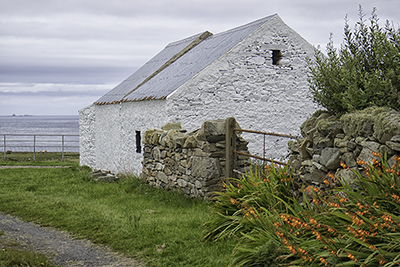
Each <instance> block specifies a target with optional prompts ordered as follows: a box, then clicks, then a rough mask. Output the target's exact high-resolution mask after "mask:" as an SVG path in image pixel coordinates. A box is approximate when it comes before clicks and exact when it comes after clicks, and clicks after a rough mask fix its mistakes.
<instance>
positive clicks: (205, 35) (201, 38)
mask: <svg viewBox="0 0 400 267" xmlns="http://www.w3.org/2000/svg"><path fill="white" fill-rule="evenodd" d="M211 35H212V33H211V32H209V31H205V32H203V33H202V34H201V35H199V36H198V37H197V38H196V39H194V40H193V41H192V42H191V43H190V44H188V45H187V46H186V47H185V48H183V49H182V50H181V51H179V52H178V53H176V54H175V55H173V56H172V57H171V58H170V59H169V60H168V61H167V62H165V63H164V64H163V65H162V66H161V67H160V68H158V69H157V70H156V71H155V72H153V73H152V74H150V75H149V76H148V77H147V78H146V79H144V80H143V81H142V82H141V83H140V84H138V85H137V86H136V87H135V88H133V89H132V90H130V91H129V92H128V93H127V94H125V95H124V96H123V97H122V101H124V98H126V97H127V96H128V95H130V94H131V93H132V92H134V91H135V90H136V89H138V88H139V87H140V86H142V85H143V84H145V83H146V82H148V81H149V80H150V79H152V78H153V77H154V76H156V75H157V74H159V73H160V72H161V71H163V70H164V69H165V68H167V67H168V66H169V65H171V64H172V63H174V62H175V61H177V60H178V59H179V58H180V57H181V56H183V55H184V54H186V53H187V52H188V51H189V50H191V49H192V48H193V47H195V46H196V45H198V44H199V43H201V42H202V41H204V40H205V39H207V38H208V37H209V36H211ZM186 39H188V38H186Z"/></svg>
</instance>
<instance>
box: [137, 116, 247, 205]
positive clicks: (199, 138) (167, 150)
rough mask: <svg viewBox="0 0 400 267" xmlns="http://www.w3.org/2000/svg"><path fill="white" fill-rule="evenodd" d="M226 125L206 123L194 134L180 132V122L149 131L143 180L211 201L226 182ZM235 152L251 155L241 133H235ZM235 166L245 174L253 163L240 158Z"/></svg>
mask: <svg viewBox="0 0 400 267" xmlns="http://www.w3.org/2000/svg"><path fill="white" fill-rule="evenodd" d="M225 126H226V120H223V119H218V120H211V121H206V122H204V123H203V125H202V127H201V128H200V129H198V130H195V131H192V132H186V130H183V129H181V125H180V123H173V124H167V125H165V126H163V127H162V129H149V130H147V131H146V132H145V134H144V140H143V143H144V157H143V162H142V164H143V170H142V174H141V179H142V180H144V181H146V182H147V183H149V184H150V185H152V186H154V187H157V188H165V189H171V190H179V191H182V192H183V193H184V194H186V195H189V196H191V197H198V198H203V199H209V198H210V197H212V196H213V193H214V192H216V191H220V190H222V182H223V181H224V179H225V166H226V153H225V152H226V141H225V136H226V133H225ZM236 127H237V128H238V127H239V125H236ZM236 149H237V150H238V151H241V152H245V153H249V152H248V148H247V142H246V141H245V140H244V139H243V138H242V137H241V136H240V133H237V134H236ZM236 164H237V167H238V168H239V170H242V171H244V168H245V167H247V166H248V165H250V161H249V159H248V157H246V156H240V157H238V160H237V161H236Z"/></svg>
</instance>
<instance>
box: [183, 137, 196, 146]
mask: <svg viewBox="0 0 400 267" xmlns="http://www.w3.org/2000/svg"><path fill="white" fill-rule="evenodd" d="M195 147H197V139H196V137H195V136H193V135H189V136H188V137H187V138H186V141H185V143H184V144H183V148H195Z"/></svg>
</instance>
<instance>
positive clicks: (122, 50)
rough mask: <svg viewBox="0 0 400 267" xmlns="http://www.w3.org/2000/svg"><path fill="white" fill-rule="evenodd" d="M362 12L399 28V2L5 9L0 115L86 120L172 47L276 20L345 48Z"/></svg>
mask: <svg viewBox="0 0 400 267" xmlns="http://www.w3.org/2000/svg"><path fill="white" fill-rule="evenodd" d="M360 4H361V5H362V6H363V9H364V13H366V14H367V15H368V16H369V15H370V13H371V11H372V8H373V7H376V8H377V14H378V17H379V18H380V20H381V22H382V23H384V21H385V20H386V19H389V20H390V21H393V22H394V24H395V26H396V27H399V23H400V16H399V10H400V1H399V0H379V1H378V0H375V1H369V0H359V1H354V0H111V1H106V0H101V1H100V0H34V1H33V0H0V115H11V114H17V115H24V114H29V115H78V110H79V109H81V108H84V107H86V106H88V105H90V104H91V103H93V102H94V101H96V100H97V99H98V98H99V97H101V96H102V95H103V94H105V93H106V92H107V91H109V90H111V89H112V88H114V87H115V86H116V85H117V84H119V83H120V82H122V81H123V80H124V79H125V78H127V77H128V76H129V75H130V74H132V73H133V72H134V71H135V70H137V69H138V68H139V67H140V66H142V65H143V64H144V63H146V62H147V61H148V60H149V59H151V58H152V57H153V56H154V55H155V54H157V53H158V52H159V51H161V50H162V49H163V48H164V47H165V46H166V45H167V44H168V43H170V42H173V41H176V40H180V39H183V38H186V37H188V36H191V35H194V34H197V33H200V32H203V31H205V30H208V31H210V32H212V33H214V34H215V33H219V32H222V31H226V30H229V29H231V28H234V27H237V26H241V25H243V24H246V23H248V22H252V21H254V20H257V19H260V18H263V17H266V16H269V15H272V14H275V13H277V14H278V15H279V16H280V17H281V18H282V19H283V21H284V22H285V23H286V24H288V25H289V27H291V28H292V29H294V30H295V31H297V32H298V33H299V34H300V35H301V36H303V37H304V38H305V39H306V40H307V41H308V42H310V43H311V44H312V45H315V46H318V45H320V46H321V49H322V50H325V46H326V44H327V43H328V40H329V35H330V33H333V36H334V39H333V40H334V43H335V45H338V46H339V45H340V43H341V42H342V36H343V26H344V17H345V16H346V14H348V18H349V21H350V25H351V26H354V23H355V22H356V21H357V20H358V6H359V5H360Z"/></svg>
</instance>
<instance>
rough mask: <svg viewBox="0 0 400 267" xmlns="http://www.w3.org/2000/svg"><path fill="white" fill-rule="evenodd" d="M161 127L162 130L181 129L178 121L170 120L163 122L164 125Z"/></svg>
mask: <svg viewBox="0 0 400 267" xmlns="http://www.w3.org/2000/svg"><path fill="white" fill-rule="evenodd" d="M161 129H163V130H164V131H169V130H181V129H182V126H181V122H180V121H176V122H171V123H167V124H165V125H164V126H162V127H161Z"/></svg>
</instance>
